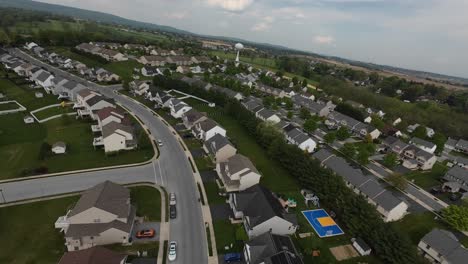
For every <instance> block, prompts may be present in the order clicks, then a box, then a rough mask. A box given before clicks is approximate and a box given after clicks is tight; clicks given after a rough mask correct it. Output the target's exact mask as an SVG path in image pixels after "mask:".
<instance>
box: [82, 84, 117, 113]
mask: <svg viewBox="0 0 468 264" xmlns="http://www.w3.org/2000/svg"><path fill="white" fill-rule="evenodd" d="M114 103H115V102H114V100H113V99H110V98H107V97H105V96H103V95H101V94H100V93H97V92H94V91H91V90H89V89H84V90H81V91H80V92H78V95H77V103H76V104H75V105H74V106H73V107H74V108H77V109H78V111H77V112H78V116H80V117H87V116H89V117H91V118H92V119H93V120H96V119H97V117H96V113H97V111H99V110H101V109H103V108H105V107H113V108H115V107H116V106H115V104H114Z"/></svg>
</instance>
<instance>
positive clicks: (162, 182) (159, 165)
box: [158, 160, 164, 186]
mask: <svg viewBox="0 0 468 264" xmlns="http://www.w3.org/2000/svg"><path fill="white" fill-rule="evenodd" d="M158 167H159V174H160V175H161V185H162V186H164V178H163V174H162V171H161V164H159V160H158Z"/></svg>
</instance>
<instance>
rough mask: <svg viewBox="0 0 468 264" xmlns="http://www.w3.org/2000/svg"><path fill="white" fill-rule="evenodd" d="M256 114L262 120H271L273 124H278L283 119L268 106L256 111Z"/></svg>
mask: <svg viewBox="0 0 468 264" xmlns="http://www.w3.org/2000/svg"><path fill="white" fill-rule="evenodd" d="M255 116H256V117H257V118H259V119H261V120H262V121H265V122H271V123H273V124H277V123H279V122H280V121H281V118H280V117H279V116H277V115H276V114H275V112H273V111H271V110H269V109H266V108H263V109H261V110H260V111H258V112H256V113H255Z"/></svg>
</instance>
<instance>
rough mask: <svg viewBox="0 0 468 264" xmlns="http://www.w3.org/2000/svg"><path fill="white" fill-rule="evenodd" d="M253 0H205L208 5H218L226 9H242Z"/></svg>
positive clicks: (234, 10)
mask: <svg viewBox="0 0 468 264" xmlns="http://www.w3.org/2000/svg"><path fill="white" fill-rule="evenodd" d="M253 2H254V0H206V3H207V4H208V5H210V6H215V7H220V8H222V9H225V10H227V11H233V12H236V11H244V10H245V9H246V8H247V7H249V6H250V5H251V4H252V3H253Z"/></svg>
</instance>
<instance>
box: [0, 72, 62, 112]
mask: <svg viewBox="0 0 468 264" xmlns="http://www.w3.org/2000/svg"><path fill="white" fill-rule="evenodd" d="M10 75H11V73H10ZM36 91H40V92H42V93H43V95H44V97H43V98H36V96H35V95H34V93H35V92H36ZM0 93H2V94H4V95H5V96H6V98H7V99H8V100H16V101H18V102H19V103H20V104H22V105H23V106H24V107H26V108H27V109H28V111H32V110H35V109H38V108H41V107H43V106H47V105H52V104H57V103H60V101H58V100H57V97H56V96H54V95H50V94H46V93H44V91H43V90H36V89H32V88H29V86H28V85H27V84H22V85H16V84H15V83H14V82H13V81H12V80H8V79H1V78H0Z"/></svg>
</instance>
